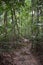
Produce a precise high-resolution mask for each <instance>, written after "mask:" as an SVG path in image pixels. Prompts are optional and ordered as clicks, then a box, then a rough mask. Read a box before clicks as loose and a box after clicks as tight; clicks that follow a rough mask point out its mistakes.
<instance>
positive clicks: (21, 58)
mask: <svg viewBox="0 0 43 65" xmlns="http://www.w3.org/2000/svg"><path fill="white" fill-rule="evenodd" d="M30 49H31V42H25V43H24V47H21V48H17V49H15V50H13V51H12V52H3V53H1V54H0V65H42V64H40V59H39V57H38V56H34V54H32V53H31V51H30Z"/></svg>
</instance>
